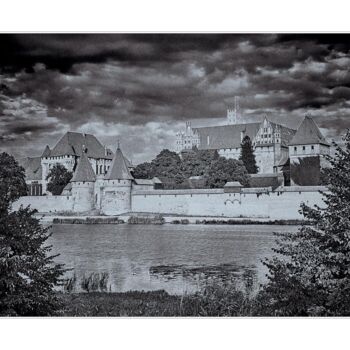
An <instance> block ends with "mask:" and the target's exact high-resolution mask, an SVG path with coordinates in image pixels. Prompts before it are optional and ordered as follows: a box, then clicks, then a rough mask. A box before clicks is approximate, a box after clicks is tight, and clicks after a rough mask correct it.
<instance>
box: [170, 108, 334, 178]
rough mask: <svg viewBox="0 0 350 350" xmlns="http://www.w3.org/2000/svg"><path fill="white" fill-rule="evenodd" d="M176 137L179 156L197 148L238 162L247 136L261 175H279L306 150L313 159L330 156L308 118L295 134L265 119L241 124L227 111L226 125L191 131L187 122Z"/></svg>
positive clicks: (232, 113)
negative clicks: (293, 159) (294, 158)
mask: <svg viewBox="0 0 350 350" xmlns="http://www.w3.org/2000/svg"><path fill="white" fill-rule="evenodd" d="M306 130H307V131H306ZM176 136H177V138H176V150H177V152H179V153H180V152H183V151H186V150H189V149H192V148H193V147H194V146H196V147H197V148H198V149H203V150H217V151H218V153H219V155H221V156H223V157H226V158H233V159H239V156H240V154H241V142H242V140H243V138H244V137H245V136H249V137H250V139H251V141H252V144H253V146H254V153H255V159H256V163H257V166H258V167H259V173H260V174H269V173H277V172H279V171H281V169H282V167H283V166H284V165H285V164H286V162H287V161H288V160H289V157H291V158H293V156H295V157H299V156H300V155H304V156H306V153H305V152H306V150H308V152H310V154H312V155H313V156H316V155H324V154H328V153H329V145H328V144H327V143H326V142H325V141H324V137H323V136H322V134H321V132H320V130H319V128H318V127H317V125H316V124H315V122H314V121H313V119H312V118H311V117H305V120H304V121H303V122H302V123H301V125H300V126H299V128H298V130H294V129H291V128H288V127H286V126H284V125H282V124H279V123H274V122H271V121H270V120H268V119H267V117H265V118H264V120H263V121H262V122H258V123H242V122H241V118H240V117H239V116H238V115H237V113H236V111H234V110H228V111H227V125H222V126H211V127H198V128H192V127H191V123H190V122H186V130H185V132H179V133H177V135H176ZM295 149H296V150H297V151H295Z"/></svg>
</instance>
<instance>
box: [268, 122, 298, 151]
mask: <svg viewBox="0 0 350 350" xmlns="http://www.w3.org/2000/svg"><path fill="white" fill-rule="evenodd" d="M270 123H271V124H272V127H273V128H274V129H275V128H277V127H278V128H279V129H280V134H281V135H280V139H281V145H282V146H288V144H289V142H290V140H291V139H292V138H293V137H294V135H295V133H296V130H294V129H291V128H288V127H286V126H284V125H281V124H277V123H274V122H270Z"/></svg>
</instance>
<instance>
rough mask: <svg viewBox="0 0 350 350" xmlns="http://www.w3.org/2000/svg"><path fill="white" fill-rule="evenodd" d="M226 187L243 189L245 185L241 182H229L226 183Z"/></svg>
mask: <svg viewBox="0 0 350 350" xmlns="http://www.w3.org/2000/svg"><path fill="white" fill-rule="evenodd" d="M224 187H243V185H242V184H241V183H240V182H239V181H229V182H226V183H225V185H224Z"/></svg>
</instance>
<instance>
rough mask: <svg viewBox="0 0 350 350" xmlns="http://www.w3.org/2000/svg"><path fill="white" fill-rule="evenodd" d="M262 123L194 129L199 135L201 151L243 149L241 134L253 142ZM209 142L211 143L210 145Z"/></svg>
mask: <svg viewBox="0 0 350 350" xmlns="http://www.w3.org/2000/svg"><path fill="white" fill-rule="evenodd" d="M260 124H261V123H248V124H235V125H223V126H211V127H203V128H194V129H193V130H194V131H196V132H197V133H198V135H199V140H200V144H199V147H198V148H199V149H222V148H239V147H241V132H242V131H243V132H244V136H247V135H248V136H249V137H250V139H251V140H253V139H254V138H255V136H256V134H257V133H258V130H259V128H260ZM208 141H209V143H208Z"/></svg>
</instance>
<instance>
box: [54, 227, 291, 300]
mask: <svg viewBox="0 0 350 350" xmlns="http://www.w3.org/2000/svg"><path fill="white" fill-rule="evenodd" d="M296 229H297V227H295V226H276V225H171V224H166V225H127V224H125V225H63V224H59V225H53V226H52V230H53V234H52V236H51V238H50V239H49V243H50V244H52V246H53V251H52V252H53V253H54V254H60V255H59V256H58V257H57V258H56V261H57V262H59V263H64V264H65V265H66V267H67V268H72V269H74V270H72V271H70V272H68V273H67V276H68V277H69V276H72V275H73V271H74V273H75V275H76V278H77V281H78V283H76V284H77V285H78V286H77V287H76V288H77V290H79V281H80V279H81V278H82V276H89V274H91V273H94V272H99V273H103V272H106V273H108V274H109V279H108V286H109V287H108V288H109V289H110V290H112V291H117V292H120V291H128V290H157V289H165V290H166V291H167V292H169V293H173V294H181V293H186V292H187V293H188V292H193V291H195V290H197V289H198V288H200V287H201V286H202V285H203V283H208V280H209V281H210V280H211V279H214V278H219V279H222V280H224V279H226V278H233V279H235V278H236V279H239V278H241V277H240V276H242V275H244V274H245V273H247V272H248V275H249V276H253V278H254V283H255V284H259V283H263V282H264V281H265V280H266V277H265V274H266V272H267V271H266V268H265V267H264V266H263V264H262V263H261V259H264V258H265V257H270V256H271V255H272V253H273V252H272V250H271V248H272V247H273V246H274V245H275V237H274V235H273V232H286V231H296ZM249 272H250V273H249Z"/></svg>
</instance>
